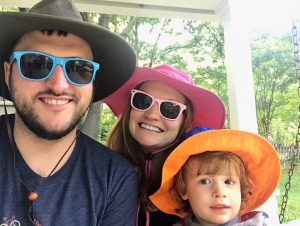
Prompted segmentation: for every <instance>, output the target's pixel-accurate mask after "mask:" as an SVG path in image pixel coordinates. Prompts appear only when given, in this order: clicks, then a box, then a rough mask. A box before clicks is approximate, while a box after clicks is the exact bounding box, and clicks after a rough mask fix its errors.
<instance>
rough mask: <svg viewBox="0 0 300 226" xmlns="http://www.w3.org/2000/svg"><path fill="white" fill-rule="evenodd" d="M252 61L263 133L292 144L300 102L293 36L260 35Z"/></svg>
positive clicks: (257, 105)
mask: <svg viewBox="0 0 300 226" xmlns="http://www.w3.org/2000/svg"><path fill="white" fill-rule="evenodd" d="M252 60H253V72H254V82H255V98H256V109H257V121H258V127H259V133H260V134H261V135H263V136H265V137H269V138H270V137H271V138H272V139H273V140H274V141H276V142H291V141H292V140H293V135H294V134H295V133H296V128H297V124H298V122H297V120H298V119H297V116H296V115H297V112H298V107H297V106H298V102H299V100H298V99H299V98H298V96H297V82H296V80H295V62H294V56H293V45H292V40H291V36H290V35H285V36H281V37H277V36H272V35H271V34H264V33H263V34H260V35H256V39H254V40H253V41H252Z"/></svg>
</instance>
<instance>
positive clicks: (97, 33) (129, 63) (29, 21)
mask: <svg viewBox="0 0 300 226" xmlns="http://www.w3.org/2000/svg"><path fill="white" fill-rule="evenodd" d="M48 29H53V30H63V31H66V32H69V33H72V34H74V35H77V36H79V37H81V38H83V39H84V40H85V41H86V42H88V43H89V44H90V46H91V47H92V50H93V53H94V61H96V62H98V63H100V70H99V71H98V73H97V75H96V79H95V91H94V99H93V102H96V101H99V100H101V99H103V98H104V97H106V96H108V95H110V94H111V93H113V92H114V91H115V90H117V89H118V88H119V87H120V86H122V85H123V84H124V83H125V82H126V81H127V80H128V79H129V78H130V76H131V75H132V73H133V71H134V69H135V67H136V55H135V53H134V51H133V49H132V47H131V46H130V45H129V44H128V43H127V42H126V41H125V40H124V39H123V38H121V37H120V36H119V35H116V34H114V33H113V32H111V31H109V30H108V29H106V28H104V27H101V26H98V25H95V24H91V23H88V22H84V21H80V20H73V19H67V18H62V17H57V16H50V15H41V14H35V13H18V12H0V30H1V33H0V50H1V57H2V58H4V59H8V56H7V54H8V50H9V49H8V48H9V47H10V45H11V44H12V43H13V42H14V41H15V40H16V39H18V38H19V37H21V36H22V35H24V34H25V33H28V32H30V31H34V30H48ZM78 48H80V46H79V47H78ZM0 76H1V77H3V76H4V70H3V65H2V64H1V66H0ZM0 89H2V87H0ZM2 94H3V91H1V90H0V95H1V96H2ZM4 97H5V98H6V99H9V100H11V97H10V95H9V91H8V89H7V87H5V90H4Z"/></svg>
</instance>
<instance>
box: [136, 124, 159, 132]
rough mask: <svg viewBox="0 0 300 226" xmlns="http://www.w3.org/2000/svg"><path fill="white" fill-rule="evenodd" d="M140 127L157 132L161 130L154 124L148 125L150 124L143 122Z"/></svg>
mask: <svg viewBox="0 0 300 226" xmlns="http://www.w3.org/2000/svg"><path fill="white" fill-rule="evenodd" d="M141 127H142V128H144V129H148V130H151V131H155V132H158V133H160V132H162V131H161V129H159V128H157V127H155V126H150V125H147V124H144V123H142V124H141Z"/></svg>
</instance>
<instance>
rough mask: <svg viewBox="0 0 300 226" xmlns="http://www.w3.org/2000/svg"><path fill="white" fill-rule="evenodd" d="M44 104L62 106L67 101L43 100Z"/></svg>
mask: <svg viewBox="0 0 300 226" xmlns="http://www.w3.org/2000/svg"><path fill="white" fill-rule="evenodd" d="M45 103H47V104H51V105H64V104H67V103H68V101H67V100H54V99H45Z"/></svg>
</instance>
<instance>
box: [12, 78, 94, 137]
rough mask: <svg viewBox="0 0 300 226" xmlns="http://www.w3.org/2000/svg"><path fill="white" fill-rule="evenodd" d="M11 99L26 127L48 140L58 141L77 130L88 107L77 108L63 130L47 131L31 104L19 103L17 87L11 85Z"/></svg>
mask: <svg viewBox="0 0 300 226" xmlns="http://www.w3.org/2000/svg"><path fill="white" fill-rule="evenodd" d="M10 87H11V97H12V101H13V102H14V105H15V109H16V111H17V113H18V115H19V116H20V118H21V119H22V121H23V123H24V124H25V125H26V127H27V128H28V129H29V130H30V131H32V132H33V133H34V134H35V135H37V136H38V137H40V138H43V139H47V140H57V139H60V138H62V137H64V136H66V135H68V134H69V133H70V132H71V131H73V130H74V129H75V127H76V126H77V125H78V123H79V122H80V120H81V118H82V117H83V116H84V114H85V113H86V111H87V109H88V106H86V107H83V106H80V107H76V112H75V114H74V115H73V118H72V120H71V121H70V122H69V123H68V125H66V126H65V127H64V128H62V129H61V130H57V131H54V130H50V129H47V127H46V125H45V124H43V123H42V122H41V121H40V120H39V116H38V115H37V114H36V113H35V112H34V108H33V107H32V105H30V104H26V103H20V101H18V97H16V90H15V87H14V86H12V84H11V86H10Z"/></svg>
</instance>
